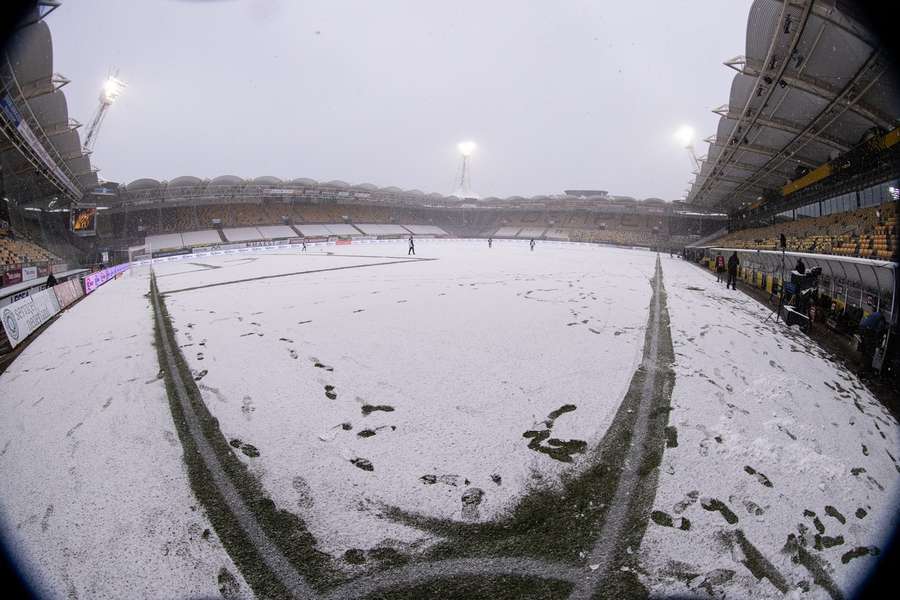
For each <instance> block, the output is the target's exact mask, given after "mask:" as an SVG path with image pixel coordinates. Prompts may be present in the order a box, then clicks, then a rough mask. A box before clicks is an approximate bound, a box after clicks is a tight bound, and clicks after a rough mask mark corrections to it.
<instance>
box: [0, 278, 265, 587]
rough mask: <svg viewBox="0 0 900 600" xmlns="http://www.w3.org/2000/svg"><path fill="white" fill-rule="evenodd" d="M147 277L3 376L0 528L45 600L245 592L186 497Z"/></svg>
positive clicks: (90, 309) (58, 326)
mask: <svg viewBox="0 0 900 600" xmlns="http://www.w3.org/2000/svg"><path fill="white" fill-rule="evenodd" d="M148 288H149V283H148V278H147V273H146V270H145V271H144V273H137V272H135V273H132V274H130V275H128V276H126V277H125V278H123V279H120V280H117V281H112V282H110V283H107V284H106V285H105V286H103V287H101V288H100V289H98V290H97V291H96V292H94V293H93V294H91V295H90V296H88V297H86V298H85V299H84V300H82V301H81V302H80V303H78V304H76V305H75V306H73V307H72V308H71V309H70V310H67V311H65V312H64V313H63V314H62V315H61V316H60V318H59V319H58V320H57V321H56V322H55V323H53V324H52V325H51V326H50V327H49V328H48V329H47V330H46V331H45V332H43V333H42V334H41V335H40V336H39V337H38V338H36V339H35V340H34V341H33V343H32V344H31V345H30V346H29V347H28V348H26V349H25V351H24V352H23V353H22V354H21V355H20V356H19V357H18V358H17V359H16V360H15V362H14V363H13V364H12V365H11V366H10V368H9V370H7V371H6V372H5V373H4V374H3V375H2V376H0V410H2V412H3V418H2V419H0V480H2V481H3V489H2V491H0V521H2V529H3V539H4V543H5V544H6V546H7V549H8V550H9V551H11V552H12V554H13V555H14V556H15V557H16V558H17V559H19V560H20V561H21V562H22V564H23V566H24V567H25V568H26V570H27V571H28V572H29V573H30V576H31V578H32V583H33V584H37V586H38V589H40V590H41V594H40V595H41V597H47V598H76V597H77V598H172V597H190V596H194V597H198V596H199V597H206V596H208V597H213V596H217V595H218V594H219V593H220V591H221V590H220V588H221V586H220V582H219V575H220V571H221V569H223V568H225V569H227V570H228V572H229V573H230V574H231V577H232V578H233V579H230V578H229V577H227V576H226V577H225V578H224V579H223V583H224V585H225V591H226V593H227V594H229V597H237V596H243V595H247V594H248V593H249V588H248V587H247V585H246V583H244V580H243V578H242V576H241V575H240V573H239V572H238V571H237V569H236V568H235V566H234V564H233V563H232V561H231V559H230V558H229V556H228V555H227V554H226V552H225V550H224V549H223V547H222V545H221V544H220V543H219V540H218V538H217V537H216V534H215V532H214V531H212V528H211V526H210V524H209V521H208V520H207V518H206V516H205V515H204V514H203V509H202V507H200V506H198V503H197V501H196V499H195V498H194V496H193V493H192V492H191V490H190V487H189V485H188V478H187V473H186V471H185V468H184V463H183V461H182V449H181V444H180V443H179V441H178V437H177V434H176V432H175V427H174V424H173V422H172V416H171V413H170V411H169V404H168V400H167V396H166V390H165V386H164V385H163V380H162V379H160V378H158V377H157V373H158V372H159V365H158V361H157V358H156V350H155V348H154V346H153V315H152V311H151V307H150V303H149V301H148V299H147V298H146V294H147V291H148Z"/></svg>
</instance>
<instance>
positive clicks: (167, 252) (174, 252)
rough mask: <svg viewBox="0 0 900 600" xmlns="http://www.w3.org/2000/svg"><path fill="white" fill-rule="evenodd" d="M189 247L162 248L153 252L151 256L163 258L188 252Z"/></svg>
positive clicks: (189, 250) (189, 251)
mask: <svg viewBox="0 0 900 600" xmlns="http://www.w3.org/2000/svg"><path fill="white" fill-rule="evenodd" d="M190 253H191V249H190V248H179V249H178V250H163V251H162V252H154V253H153V258H165V257H166V256H180V255H182V254H190Z"/></svg>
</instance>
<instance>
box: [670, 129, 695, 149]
mask: <svg viewBox="0 0 900 600" xmlns="http://www.w3.org/2000/svg"><path fill="white" fill-rule="evenodd" d="M675 139H676V140H678V143H680V144H681V145H682V146H684V147H685V148H687V147H688V146H690V145H691V144H692V143H693V141H694V128H693V127H691V126H690V125H682V126H681V127H679V128H678V130H677V131H676V132H675Z"/></svg>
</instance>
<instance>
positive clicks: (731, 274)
mask: <svg viewBox="0 0 900 600" xmlns="http://www.w3.org/2000/svg"><path fill="white" fill-rule="evenodd" d="M740 264H741V259H739V258H738V255H737V252H732V253H731V256H730V257H728V281H727V282H726V283H725V289H728V288H729V287H730V288H731V289H733V290H737V270H738V266H739V265H740Z"/></svg>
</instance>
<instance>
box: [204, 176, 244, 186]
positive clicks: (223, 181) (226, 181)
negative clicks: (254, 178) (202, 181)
mask: <svg viewBox="0 0 900 600" xmlns="http://www.w3.org/2000/svg"><path fill="white" fill-rule="evenodd" d="M242 183H245V182H244V180H243V179H242V178H240V177H238V176H237V175H219V176H218V177H216V178H215V179H213V180H212V181H210V182H209V185H211V186H213V187H224V186H229V185H241V184H242Z"/></svg>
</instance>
